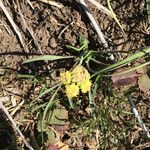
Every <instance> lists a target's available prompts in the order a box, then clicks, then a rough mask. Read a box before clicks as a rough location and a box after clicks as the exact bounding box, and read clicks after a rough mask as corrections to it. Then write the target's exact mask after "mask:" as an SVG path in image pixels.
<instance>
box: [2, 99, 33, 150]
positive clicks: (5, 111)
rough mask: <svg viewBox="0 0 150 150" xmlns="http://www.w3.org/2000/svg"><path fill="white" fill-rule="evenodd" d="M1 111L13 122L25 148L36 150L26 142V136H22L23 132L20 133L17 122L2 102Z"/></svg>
mask: <svg viewBox="0 0 150 150" xmlns="http://www.w3.org/2000/svg"><path fill="white" fill-rule="evenodd" d="M0 109H2V110H3V112H4V113H5V115H6V116H7V118H8V119H9V121H10V122H11V124H12V126H13V128H14V130H15V131H17V133H18V134H19V136H20V138H21V139H22V141H23V143H24V144H25V146H26V147H27V148H28V149H29V150H34V149H33V148H32V147H31V146H30V144H29V143H28V142H27V141H26V139H25V137H24V135H23V134H22V132H21V131H20V129H19V128H18V127H17V125H16V123H15V121H14V120H13V118H12V117H11V115H10V114H9V112H8V111H7V109H6V108H5V106H4V105H3V103H2V102H1V100H0Z"/></svg>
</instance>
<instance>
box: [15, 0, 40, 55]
mask: <svg viewBox="0 0 150 150" xmlns="http://www.w3.org/2000/svg"><path fill="white" fill-rule="evenodd" d="M16 2H17V6H18V11H19V15H20V17H21V19H22V22H23V25H24V27H25V28H26V29H27V30H28V32H29V33H30V35H31V37H32V38H33V41H34V44H35V46H36V47H37V48H38V50H39V52H40V53H41V54H43V52H42V50H41V47H40V45H39V43H38V41H37V39H36V38H35V36H34V33H33V30H32V29H30V28H29V27H28V25H27V23H26V21H25V19H24V16H23V13H22V11H21V8H20V5H19V2H18V0H16Z"/></svg>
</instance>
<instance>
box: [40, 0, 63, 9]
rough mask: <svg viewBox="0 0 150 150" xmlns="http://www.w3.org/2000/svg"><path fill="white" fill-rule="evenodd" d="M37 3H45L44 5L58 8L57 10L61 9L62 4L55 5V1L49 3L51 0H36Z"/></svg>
mask: <svg viewBox="0 0 150 150" xmlns="http://www.w3.org/2000/svg"><path fill="white" fill-rule="evenodd" d="M38 1H40V2H43V3H46V4H49V5H52V6H56V7H58V8H62V7H63V5H62V4H60V3H57V2H55V1H51V0H38Z"/></svg>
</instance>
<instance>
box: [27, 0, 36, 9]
mask: <svg viewBox="0 0 150 150" xmlns="http://www.w3.org/2000/svg"><path fill="white" fill-rule="evenodd" d="M26 1H27V2H28V4H29V5H30V7H31V8H32V9H33V10H34V6H33V5H32V3H31V1H30V0H26Z"/></svg>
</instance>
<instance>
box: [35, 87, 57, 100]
mask: <svg viewBox="0 0 150 150" xmlns="http://www.w3.org/2000/svg"><path fill="white" fill-rule="evenodd" d="M59 85H60V84H56V85H54V86H53V87H51V88H48V89H46V90H44V91H43V92H42V93H41V94H40V95H39V96H38V97H37V98H36V99H38V98H41V97H42V96H44V95H45V94H47V93H50V92H51V91H52V90H54V89H55V88H56V87H58V86H59Z"/></svg>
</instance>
